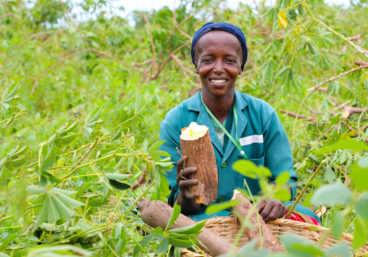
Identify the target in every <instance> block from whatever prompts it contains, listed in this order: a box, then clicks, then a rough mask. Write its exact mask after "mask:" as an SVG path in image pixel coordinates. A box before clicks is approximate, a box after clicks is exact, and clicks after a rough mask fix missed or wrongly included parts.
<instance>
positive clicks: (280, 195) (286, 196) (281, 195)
mask: <svg viewBox="0 0 368 257" xmlns="http://www.w3.org/2000/svg"><path fill="white" fill-rule="evenodd" d="M273 197H274V198H275V199H279V200H280V201H282V202H286V201H289V200H290V198H291V194H290V190H289V189H286V188H283V187H281V188H278V189H277V190H276V192H275V193H274V195H273Z"/></svg>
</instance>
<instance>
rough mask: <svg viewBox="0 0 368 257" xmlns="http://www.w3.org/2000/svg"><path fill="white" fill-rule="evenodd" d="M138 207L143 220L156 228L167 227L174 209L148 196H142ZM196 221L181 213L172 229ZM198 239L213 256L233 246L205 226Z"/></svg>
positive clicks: (223, 252)
mask: <svg viewBox="0 0 368 257" xmlns="http://www.w3.org/2000/svg"><path fill="white" fill-rule="evenodd" d="M138 207H139V209H140V210H141V217H142V220H143V221H144V222H145V223H146V224H148V225H150V226H151V227H154V228H155V227H162V228H163V229H165V228H166V225H167V223H168V222H169V219H170V216H171V214H172V211H173V209H172V208H171V207H170V206H169V205H167V204H166V203H164V202H161V201H150V200H147V199H146V198H142V199H141V200H140V201H139V203H138ZM195 223H196V222H195V221H193V220H192V219H190V218H189V217H187V216H185V215H183V214H180V215H179V217H178V219H177V220H176V221H175V223H174V224H173V225H172V226H171V228H170V229H175V228H181V227H186V226H190V225H193V224H195ZM198 240H199V241H201V242H202V243H203V246H202V245H199V247H200V248H201V249H203V250H205V251H208V252H209V253H210V254H211V255H212V256H219V255H221V254H225V253H227V252H228V251H229V250H230V248H231V244H230V242H229V241H227V240H226V239H224V238H222V237H220V236H218V235H216V234H215V233H213V232H211V231H208V230H206V229H205V228H203V229H202V232H201V233H200V234H199V235H198Z"/></svg>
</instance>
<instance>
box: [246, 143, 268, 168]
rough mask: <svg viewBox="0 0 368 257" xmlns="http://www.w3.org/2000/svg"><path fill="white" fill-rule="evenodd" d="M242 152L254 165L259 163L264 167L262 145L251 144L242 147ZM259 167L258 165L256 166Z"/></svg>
mask: <svg viewBox="0 0 368 257" xmlns="http://www.w3.org/2000/svg"><path fill="white" fill-rule="evenodd" d="M242 148H243V151H244V152H245V154H246V155H247V156H248V159H249V160H251V161H253V162H254V163H255V164H257V163H260V164H262V163H263V164H262V165H264V155H265V153H264V144H262V143H253V144H250V145H245V146H242ZM257 165H259V164H257Z"/></svg>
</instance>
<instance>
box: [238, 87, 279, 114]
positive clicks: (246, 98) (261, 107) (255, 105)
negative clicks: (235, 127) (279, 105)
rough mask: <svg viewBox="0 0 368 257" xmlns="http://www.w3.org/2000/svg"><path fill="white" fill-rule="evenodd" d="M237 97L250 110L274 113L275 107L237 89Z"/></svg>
mask: <svg viewBox="0 0 368 257" xmlns="http://www.w3.org/2000/svg"><path fill="white" fill-rule="evenodd" d="M237 94H238V98H240V99H241V101H243V102H244V103H245V105H246V106H247V107H248V108H247V109H249V110H250V111H257V112H265V113H269V114H271V113H274V112H275V109H274V108H273V107H272V106H271V105H270V104H269V103H267V102H266V101H265V100H263V99H261V98H258V97H255V96H252V95H248V94H246V93H242V92H239V91H237Z"/></svg>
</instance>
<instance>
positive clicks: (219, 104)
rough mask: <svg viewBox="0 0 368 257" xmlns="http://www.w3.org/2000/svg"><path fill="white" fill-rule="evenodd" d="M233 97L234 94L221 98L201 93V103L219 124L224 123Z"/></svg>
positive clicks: (232, 102)
mask: <svg viewBox="0 0 368 257" xmlns="http://www.w3.org/2000/svg"><path fill="white" fill-rule="evenodd" d="M234 96H235V94H234V92H232V94H229V95H225V96H222V97H215V96H213V95H210V94H206V93H204V92H203V91H202V99H203V102H204V103H205V104H206V106H207V107H208V109H210V111H211V112H212V113H213V115H215V117H216V118H217V119H218V120H219V121H220V122H221V123H223V122H224V120H225V119H226V117H227V114H228V113H229V110H230V109H231V107H232V106H233V104H234V98H235V97H234Z"/></svg>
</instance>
